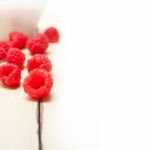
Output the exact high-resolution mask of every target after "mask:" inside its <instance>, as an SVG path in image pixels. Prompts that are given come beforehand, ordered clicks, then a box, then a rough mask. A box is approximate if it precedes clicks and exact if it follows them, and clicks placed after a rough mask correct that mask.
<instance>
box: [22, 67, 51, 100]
mask: <svg viewBox="0 0 149 150" xmlns="http://www.w3.org/2000/svg"><path fill="white" fill-rule="evenodd" d="M52 86H53V79H52V77H51V76H50V74H49V73H48V72H47V71H46V70H44V69H34V70H32V71H31V72H30V74H29V75H28V76H27V77H26V78H25V79H24V83H23V87H24V91H25V92H26V93H27V94H28V95H30V96H31V97H32V98H35V99H38V100H39V99H42V98H45V97H47V96H48V95H49V93H50V91H51V88H52ZM38 100H37V101H38Z"/></svg>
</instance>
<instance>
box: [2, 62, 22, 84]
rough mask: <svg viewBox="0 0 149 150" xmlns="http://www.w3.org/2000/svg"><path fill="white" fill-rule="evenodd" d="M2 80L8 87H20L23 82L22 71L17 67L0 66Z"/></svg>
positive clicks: (11, 65)
mask: <svg viewBox="0 0 149 150" xmlns="http://www.w3.org/2000/svg"><path fill="white" fill-rule="evenodd" d="M0 80H1V81H2V82H3V84H4V85H6V86H8V87H18V86H19V85H20V80H21V70H20V68H19V67H18V66H17V65H14V64H10V63H6V64H3V65H2V66H0Z"/></svg>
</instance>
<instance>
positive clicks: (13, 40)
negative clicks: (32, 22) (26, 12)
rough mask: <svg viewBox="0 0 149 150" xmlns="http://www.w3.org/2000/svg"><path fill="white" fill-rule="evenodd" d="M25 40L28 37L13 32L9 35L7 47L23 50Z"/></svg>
mask: <svg viewBox="0 0 149 150" xmlns="http://www.w3.org/2000/svg"><path fill="white" fill-rule="evenodd" d="M27 39H28V37H27V36H26V35H25V34H24V33H22V32H16V31H14V32H11V33H10V34H9V40H10V43H9V45H10V47H12V48H19V49H23V48H25V45H26V42H27Z"/></svg>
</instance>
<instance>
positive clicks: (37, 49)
mask: <svg viewBox="0 0 149 150" xmlns="http://www.w3.org/2000/svg"><path fill="white" fill-rule="evenodd" d="M26 46H27V48H28V49H29V50H30V52H31V54H33V55H34V54H43V53H45V51H46V49H47V48H48V39H47V37H46V36H45V35H42V34H36V35H35V36H34V37H33V38H31V39H29V40H28V41H27V44H26Z"/></svg>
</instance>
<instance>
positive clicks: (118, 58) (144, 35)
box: [98, 0, 149, 150]
mask: <svg viewBox="0 0 149 150" xmlns="http://www.w3.org/2000/svg"><path fill="white" fill-rule="evenodd" d="M148 8H149V1H148V0H125V1H120V0H112V1H111V0H101V7H100V10H101V11H100V14H99V15H100V19H99V24H100V26H99V28H100V40H99V41H100V42H99V45H100V46H99V48H100V49H99V51H100V52H99V55H98V56H99V61H98V63H99V72H100V75H99V80H100V88H99V93H100V102H101V103H100V140H99V142H100V150H148V149H149V142H148V141H149V19H148V17H149V15H148V14H149V9H148Z"/></svg>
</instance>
